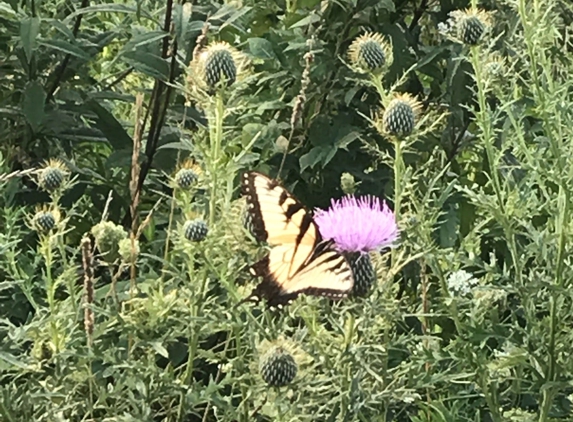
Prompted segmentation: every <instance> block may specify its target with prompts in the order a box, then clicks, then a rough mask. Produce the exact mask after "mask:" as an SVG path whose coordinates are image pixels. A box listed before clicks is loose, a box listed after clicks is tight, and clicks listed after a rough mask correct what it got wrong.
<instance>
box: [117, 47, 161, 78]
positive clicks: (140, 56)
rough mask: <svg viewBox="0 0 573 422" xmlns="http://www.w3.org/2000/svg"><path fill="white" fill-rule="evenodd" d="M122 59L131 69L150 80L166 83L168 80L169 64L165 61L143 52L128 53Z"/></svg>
mask: <svg viewBox="0 0 573 422" xmlns="http://www.w3.org/2000/svg"><path fill="white" fill-rule="evenodd" d="M123 59H124V60H125V61H126V62H127V63H128V64H129V65H131V66H133V68H134V69H135V70H137V71H139V72H141V73H144V74H145V75H147V76H151V77H152V78H155V79H159V80H162V81H167V80H168V79H169V64H168V63H167V61H165V59H163V58H161V57H159V56H157V55H155V54H152V53H146V52H143V51H129V52H127V53H125V54H124V55H123Z"/></svg>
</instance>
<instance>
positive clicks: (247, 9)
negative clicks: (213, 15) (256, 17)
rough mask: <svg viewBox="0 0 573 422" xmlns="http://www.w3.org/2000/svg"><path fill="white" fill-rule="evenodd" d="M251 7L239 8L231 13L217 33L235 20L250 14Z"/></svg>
mask: <svg viewBox="0 0 573 422" xmlns="http://www.w3.org/2000/svg"><path fill="white" fill-rule="evenodd" d="M251 9H252V7H248V6H243V7H241V8H239V9H238V10H237V11H236V12H235V13H233V14H232V15H231V16H230V17H229V19H227V20H226V21H225V22H224V23H223V24H222V25H221V27H220V28H219V31H220V30H221V29H223V28H224V27H226V26H227V25H232V24H233V23H234V22H235V21H236V20H237V19H239V18H240V17H242V16H243V15H245V14H246V13H248V12H250V11H251Z"/></svg>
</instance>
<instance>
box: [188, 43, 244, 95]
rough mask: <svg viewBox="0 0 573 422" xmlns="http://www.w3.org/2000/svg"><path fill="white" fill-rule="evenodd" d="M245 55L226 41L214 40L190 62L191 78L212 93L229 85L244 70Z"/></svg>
mask: <svg viewBox="0 0 573 422" xmlns="http://www.w3.org/2000/svg"><path fill="white" fill-rule="evenodd" d="M245 66H246V59H245V57H244V56H243V55H242V54H241V53H240V52H239V51H237V50H236V49H235V48H233V47H232V46H231V45H230V44H228V43H226V42H214V43H211V44H209V45H208V46H207V47H205V48H204V49H202V50H201V51H200V52H198V54H197V57H195V58H194V59H193V62H192V63H191V72H192V75H191V76H192V79H193V82H194V84H195V85H198V86H200V87H201V88H203V89H204V90H206V91H207V92H209V93H211V94H213V93H215V91H217V90H220V89H225V88H228V87H230V86H231V85H233V84H234V83H235V81H236V80H237V79H239V78H240V77H241V75H242V73H243V72H244V70H245Z"/></svg>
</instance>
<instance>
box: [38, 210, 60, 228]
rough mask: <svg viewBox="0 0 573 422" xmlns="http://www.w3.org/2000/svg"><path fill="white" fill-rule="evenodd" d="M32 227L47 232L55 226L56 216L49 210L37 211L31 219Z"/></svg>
mask: <svg viewBox="0 0 573 422" xmlns="http://www.w3.org/2000/svg"><path fill="white" fill-rule="evenodd" d="M33 223H34V227H35V228H36V230H38V231H39V232H42V233H47V232H49V231H50V230H52V229H53V228H54V227H55V226H56V217H55V216H54V214H53V213H52V212H51V211H38V212H37V213H36V214H35V215H34V219H33Z"/></svg>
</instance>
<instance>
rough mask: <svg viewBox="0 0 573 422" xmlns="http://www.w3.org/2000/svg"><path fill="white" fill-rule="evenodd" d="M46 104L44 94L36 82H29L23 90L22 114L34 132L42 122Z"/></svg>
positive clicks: (42, 88) (40, 85)
mask: <svg viewBox="0 0 573 422" xmlns="http://www.w3.org/2000/svg"><path fill="white" fill-rule="evenodd" d="M45 102H46V92H45V91H44V87H43V86H42V84H40V83H39V82H38V81H31V82H29V83H28V85H26V88H25V89H24V100H23V102H22V112H23V113H24V116H26V120H27V121H28V123H29V124H30V126H31V127H32V130H33V131H34V132H37V130H38V128H39V127H40V125H41V124H42V122H43V120H44V105H45Z"/></svg>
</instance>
